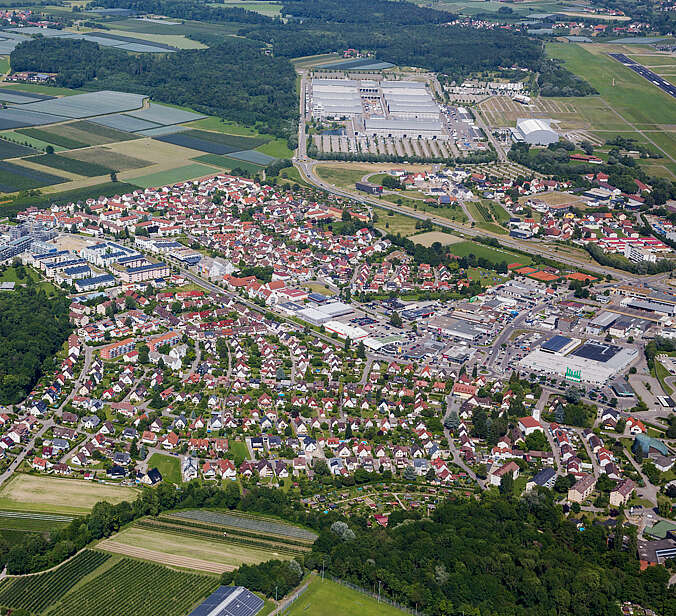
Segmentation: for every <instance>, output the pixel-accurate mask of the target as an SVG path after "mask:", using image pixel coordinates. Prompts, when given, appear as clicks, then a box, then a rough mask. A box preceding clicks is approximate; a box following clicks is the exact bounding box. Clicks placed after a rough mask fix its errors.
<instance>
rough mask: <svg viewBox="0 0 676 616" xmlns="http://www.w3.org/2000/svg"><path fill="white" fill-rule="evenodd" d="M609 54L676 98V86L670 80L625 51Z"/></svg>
mask: <svg viewBox="0 0 676 616" xmlns="http://www.w3.org/2000/svg"><path fill="white" fill-rule="evenodd" d="M608 55H609V56H610V57H611V58H613V59H614V60H617V61H618V62H620V63H622V64H624V66H626V67H627V68H630V69H631V70H632V71H634V72H635V73H636V74H638V75H640V76H641V77H643V78H644V79H647V80H648V81H650V82H651V83H652V84H653V85H655V86H657V87H658V88H659V89H660V90H662V91H663V92H666V93H667V94H668V95H669V96H673V97H674V98H676V86H674V85H673V84H672V83H670V82H668V81H667V80H666V79H664V78H663V77H660V76H659V75H658V74H657V73H654V72H653V71H651V70H650V69H649V68H646V67H645V66H643V64H639V63H638V62H634V60H632V59H631V58H629V57H628V56H626V55H624V54H623V53H609V54H608Z"/></svg>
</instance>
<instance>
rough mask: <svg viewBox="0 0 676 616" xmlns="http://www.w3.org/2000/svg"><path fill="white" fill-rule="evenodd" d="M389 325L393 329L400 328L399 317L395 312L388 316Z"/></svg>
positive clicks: (400, 321)
mask: <svg viewBox="0 0 676 616" xmlns="http://www.w3.org/2000/svg"><path fill="white" fill-rule="evenodd" d="M390 325H392V326H393V327H401V326H402V320H401V316H400V315H399V313H398V312H397V311H396V310H393V311H392V314H391V315H390Z"/></svg>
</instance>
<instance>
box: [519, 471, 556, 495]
mask: <svg viewBox="0 0 676 616" xmlns="http://www.w3.org/2000/svg"><path fill="white" fill-rule="evenodd" d="M555 482H556V471H555V470H554V469H553V468H551V467H550V466H548V467H546V468H543V469H542V470H541V471H538V472H537V473H536V474H535V476H534V477H533V478H532V479H531V480H530V481H529V482H528V483H527V484H526V490H527V491H528V492H530V491H531V490H532V489H534V488H535V487H536V486H540V487H542V488H553V487H554V483H555Z"/></svg>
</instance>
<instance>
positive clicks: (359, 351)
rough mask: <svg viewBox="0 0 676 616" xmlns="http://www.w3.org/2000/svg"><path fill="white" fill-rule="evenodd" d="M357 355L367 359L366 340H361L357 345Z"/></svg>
mask: <svg viewBox="0 0 676 616" xmlns="http://www.w3.org/2000/svg"><path fill="white" fill-rule="evenodd" d="M357 357H359V358H360V359H366V347H365V346H364V342H363V341H362V340H360V341H359V344H358V345H357Z"/></svg>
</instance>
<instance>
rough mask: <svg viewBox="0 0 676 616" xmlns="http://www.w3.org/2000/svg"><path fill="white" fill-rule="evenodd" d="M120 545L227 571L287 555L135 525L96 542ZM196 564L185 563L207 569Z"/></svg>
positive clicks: (160, 558) (109, 546)
mask: <svg viewBox="0 0 676 616" xmlns="http://www.w3.org/2000/svg"><path fill="white" fill-rule="evenodd" d="M120 545H121V546H127V547H128V548H133V549H136V548H141V549H143V550H150V551H152V552H154V553H155V556H154V557H153V558H150V556H153V555H152V554H146V555H145V556H139V558H146V559H148V560H157V562H164V560H163V559H164V558H165V557H167V556H169V557H178V558H191V559H196V560H198V561H204V562H205V563H210V564H212V565H213V564H214V563H216V564H217V565H224V567H220V569H221V570H222V571H227V570H230V569H231V568H234V567H238V566H239V565H241V564H249V565H251V564H257V563H261V562H264V561H266V560H270V559H271V558H278V559H286V558H290V556H289V555H287V554H281V553H278V552H274V551H272V550H270V551H268V550H263V549H259V548H255V547H249V546H246V545H236V544H231V543H224V542H219V541H211V540H209V539H208V538H205V539H202V538H199V537H194V536H190V535H189V534H187V533H186V534H184V535H181V534H178V533H169V532H162V531H156V530H149V529H147V528H137V527H132V528H127V529H125V530H123V531H122V532H120V533H118V534H117V535H113V537H111V538H110V539H108V540H106V541H104V542H103V543H102V544H99V547H100V548H101V549H104V550H108V551H112V552H119V551H120V549H119V548H118V546H120ZM124 553H127V555H130V556H131V555H133V554H132V553H131V552H130V551H129V550H126V551H125V552H124ZM197 565H199V563H191V565H185V566H188V567H189V568H198V569H201V570H209V569H207V568H206V565H204V564H202V565H201V566H197ZM210 569H212V570H213V569H214V568H213V567H210Z"/></svg>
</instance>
